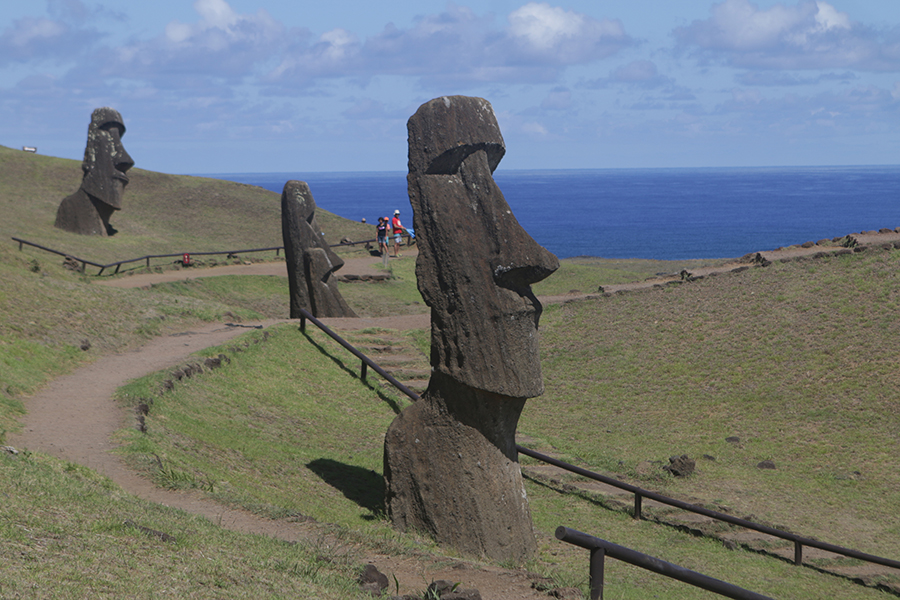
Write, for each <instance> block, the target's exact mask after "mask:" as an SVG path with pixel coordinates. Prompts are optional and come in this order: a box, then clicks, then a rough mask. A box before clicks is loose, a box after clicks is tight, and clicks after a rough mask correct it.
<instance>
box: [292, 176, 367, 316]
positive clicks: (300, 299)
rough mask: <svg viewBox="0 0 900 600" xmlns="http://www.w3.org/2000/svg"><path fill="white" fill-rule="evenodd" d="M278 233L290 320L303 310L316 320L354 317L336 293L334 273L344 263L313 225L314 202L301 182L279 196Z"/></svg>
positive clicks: (314, 224)
mask: <svg viewBox="0 0 900 600" xmlns="http://www.w3.org/2000/svg"><path fill="white" fill-rule="evenodd" d="M281 232H282V237H283V240H284V256H285V262H286V263H287V271H288V288H289V292H290V296H291V298H290V299H291V318H292V319H299V318H300V316H301V315H300V309H301V308H304V309H306V310H308V311H309V312H310V313H312V315H313V316H315V317H355V316H356V313H354V312H353V310H352V309H351V308H350V307H349V306H347V303H346V302H345V301H344V298H343V297H342V296H341V294H340V292H339V291H338V289H337V280H336V279H335V277H334V272H335V271H337V270H338V269H340V268H341V267H343V266H344V261H343V259H341V258H340V257H339V256H338V255H337V254H335V253H334V251H333V250H332V249H331V248H329V247H328V244H326V243H325V239H324V237H323V234H322V229H321V228H320V227H319V224H318V223H317V222H316V201H315V200H313V197H312V193H311V192H310V191H309V186H308V185H307V184H306V183H305V182H303V181H288V182H287V183H285V184H284V190H283V191H282V193H281Z"/></svg>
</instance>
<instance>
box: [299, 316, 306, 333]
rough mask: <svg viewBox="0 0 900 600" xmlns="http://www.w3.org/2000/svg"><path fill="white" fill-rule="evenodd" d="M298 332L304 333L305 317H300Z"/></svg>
mask: <svg viewBox="0 0 900 600" xmlns="http://www.w3.org/2000/svg"><path fill="white" fill-rule="evenodd" d="M300 331H302V332H303V333H306V317H305V316H303V315H300Z"/></svg>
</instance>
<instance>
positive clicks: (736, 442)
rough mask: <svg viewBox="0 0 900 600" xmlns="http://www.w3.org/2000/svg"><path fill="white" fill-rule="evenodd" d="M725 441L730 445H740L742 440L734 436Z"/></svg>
mask: <svg viewBox="0 0 900 600" xmlns="http://www.w3.org/2000/svg"><path fill="white" fill-rule="evenodd" d="M725 441H726V442H728V443H729V444H740V443H741V438H739V437H738V436H736V435H732V436H729V437H727V438H725Z"/></svg>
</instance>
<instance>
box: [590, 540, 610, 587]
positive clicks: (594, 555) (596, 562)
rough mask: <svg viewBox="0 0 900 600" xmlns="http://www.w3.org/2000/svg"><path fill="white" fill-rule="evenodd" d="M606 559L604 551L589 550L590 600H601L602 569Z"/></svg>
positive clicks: (600, 549)
mask: <svg viewBox="0 0 900 600" xmlns="http://www.w3.org/2000/svg"><path fill="white" fill-rule="evenodd" d="M605 559H606V550H604V549H603V548H592V549H591V567H590V576H591V600H603V567H604V562H605Z"/></svg>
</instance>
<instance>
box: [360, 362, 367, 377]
mask: <svg viewBox="0 0 900 600" xmlns="http://www.w3.org/2000/svg"><path fill="white" fill-rule="evenodd" d="M360 362H361V363H362V367H360V369H359V378H360V379H361V380H363V381H365V380H366V373H367V372H368V370H369V365H367V364H366V361H364V360H363V361H360Z"/></svg>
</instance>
